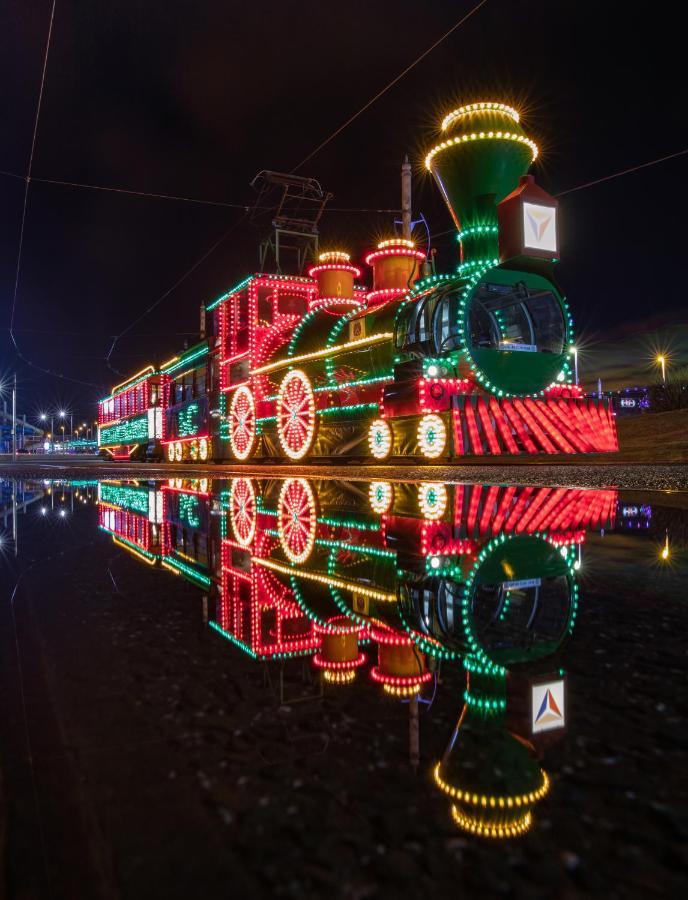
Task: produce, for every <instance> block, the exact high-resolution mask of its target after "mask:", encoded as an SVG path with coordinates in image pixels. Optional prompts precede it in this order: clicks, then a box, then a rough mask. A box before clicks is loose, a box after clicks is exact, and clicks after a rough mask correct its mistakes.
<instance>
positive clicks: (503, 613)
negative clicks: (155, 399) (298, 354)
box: [0, 467, 688, 898]
mask: <svg viewBox="0 0 688 900" xmlns="http://www.w3.org/2000/svg"><path fill="white" fill-rule="evenodd" d="M141 470H143V471H138V472H137V474H138V479H137V480H129V481H125V480H123V479H122V476H123V475H124V474H125V473H124V472H123V471H122V470H121V469H117V470H116V471H117V475H118V476H119V477H112V475H111V474H110V472H109V471H108V472H104V471H101V470H98V475H99V477H101V483H98V482H97V479H96V477H95V475H94V473H93V472H91V473H90V475H89V473H86V475H87V477H80V478H78V479H74V478H72V480H71V483H70V482H69V481H67V480H64V479H55V478H54V477H53V478H52V479H51V478H50V477H45V478H41V479H35V478H34V479H32V478H30V477H23V478H18V479H17V480H16V481H14V482H11V481H6V482H4V483H3V495H2V506H1V507H0V553H1V554H2V556H0V566H1V567H2V581H3V595H4V597H5V598H6V601H5V603H3V604H2V606H1V611H0V672H1V677H0V722H2V725H0V803H1V806H0V809H2V812H3V814H2V815H0V869H2V871H3V875H4V880H3V881H2V882H0V897H1V896H3V893H2V892H3V889H4V890H5V893H6V895H7V896H8V897H18V898H33V897H40V898H42V897H58V898H63V897H64V898H75V897H79V898H81V897H89V898H90V897H97V898H101V897H103V898H120V897H122V898H130V897H131V898H139V897H141V898H143V897H145V898H158V897H160V898H163V897H164V898H176V897H180V898H181V897H184V898H188V897H204V898H214V897H226V896H229V895H233V894H235V893H236V894H237V895H243V896H247V897H263V896H265V897H271V896H283V897H323V896H332V897H346V898H367V897H398V896H400V895H403V896H407V897H421V896H428V895H432V896H439V897H444V896H455V895H457V894H458V895H464V896H473V895H477V894H480V895H483V896H503V895H508V896H515V897H524V898H525V897H528V898H530V897H543V898H544V897H547V898H549V897H578V896H580V897H589V896H602V895H605V896H607V897H654V896H656V897H673V896H682V895H685V891H686V888H687V887H688V872H687V869H688V854H687V852H686V848H687V844H686V835H687V833H688V814H687V807H686V793H687V792H686V777H685V771H686V763H687V761H688V731H687V730H686V725H685V720H686V700H687V691H686V679H685V671H686V649H685V637H684V636H685V628H686V611H685V609H686V607H685V595H686V586H687V585H688V495H686V494H684V493H683V492H682V491H680V490H679V491H676V488H678V487H682V486H683V485H682V484H681V483H679V480H678V478H677V476H676V473H675V472H673V471H667V470H666V469H664V467H663V471H662V472H661V473H660V472H658V473H656V477H657V479H658V480H657V481H653V480H652V478H653V477H655V476H651V477H650V478H648V477H646V478H645V479H644V480H642V481H639V482H638V485H639V487H641V488H642V490H623V491H620V492H619V491H616V490H614V489H606V490H578V489H573V488H570V489H568V490H566V489H561V488H558V489H557V486H558V485H560V484H562V483H563V484H580V481H578V479H579V478H580V471H581V470H580V469H576V471H575V473H574V474H575V479H574V480H573V481H570V482H569V481H568V480H566V481H565V480H563V476H560V475H556V474H555V475H552V472H551V470H547V471H549V473H550V475H551V476H552V481H551V482H550V483H549V485H548V486H545V487H533V486H530V487H528V486H523V484H524V483H523V482H519V480H518V479H515V478H514V479H512V478H507V479H505V480H504V481H501V478H502V476H503V472H502V470H500V472H499V478H498V479H495V478H494V475H496V474H497V473H496V472H494V470H492V473H493V474H492V477H489V475H487V476H485V481H484V483H480V482H478V483H476V481H475V479H471V481H472V483H470V484H468V483H457V482H456V481H455V480H454V476H453V475H452V480H451V481H449V479H447V480H446V481H445V480H442V479H438V480H436V481H433V480H431V479H433V478H434V477H436V476H433V475H432V474H431V473H430V472H428V471H427V470H423V473H422V474H423V481H422V482H418V481H416V480H414V475H413V470H409V471H404V473H401V474H399V473H398V474H399V478H398V479H387V478H385V476H384V475H383V474H382V473H380V472H379V471H376V473H375V475H376V477H375V482H376V484H375V485H371V483H370V482H369V481H367V480H365V479H364V478H361V479H360V480H358V476H356V475H354V474H353V473H352V472H349V480H347V481H342V480H333V479H332V478H329V477H328V478H325V477H323V475H324V473H323V472H322V471H321V472H320V473H319V476H318V477H317V478H314V479H306V478H301V477H298V478H293V477H290V478H285V477H275V476H274V475H273V472H272V470H271V469H270V470H267V469H263V468H261V469H260V470H259V471H254V473H253V476H252V477H247V476H246V475H243V476H240V477H234V478H230V477H226V476H225V474H224V472H221V473H220V476H219V477H215V478H214V479H210V478H208V477H205V476H206V474H207V473H206V472H202V473H199V475H198V476H197V477H192V475H191V473H189V477H186V475H187V473H186V470H185V472H184V476H185V477H181V476H180V474H179V472H178V470H177V471H176V472H175V473H174V475H171V474H170V475H169V477H168V476H166V477H165V479H164V480H161V481H154V480H151V479H152V478H153V474H154V473H153V472H152V470H151V468H150V467H141ZM16 471H17V470H15V472H16ZM292 471H293V470H292ZM473 471H475V470H472V472H473ZM543 471H544V470H543V469H541V468H538V469H537V470H533V469H532V468H529V469H528V472H527V473H526V474H527V475H532V474H536V475H537V476H538V478H539V477H540V475H541V474H542V473H543ZM605 471H607V470H605ZM644 471H646V470H644ZM127 472H128V469H127ZM569 472H570V470H569ZM144 473H145V476H144ZM509 473H511V468H510V469H509ZM26 474H27V476H28V474H29V473H28V472H27V473H26ZM72 474H73V471H72ZM212 474H213V475H216V476H217V470H216V469H214V470H212ZM334 474H335V473H334V472H331V471H328V473H327V475H328V476H334ZM628 474H629V473H624V474H623V478H624V479H625V478H626V477H627V476H628ZM630 474H631V477H633V473H630ZM647 474H648V473H647V472H646V475H647ZM103 476H106V477H103ZM107 476H109V477H107ZM481 477H482V476H481ZM519 477H520V476H519ZM569 477H570V475H569ZM586 477H591V478H594V477H596V476H595V474H594V473H591V474H590V476H588V475H586ZM558 479H561V480H558ZM457 480H458V476H457ZM591 483H594V484H602V485H604V486H605V487H607V488H608V485H609V484H610V483H612V484H613V483H616V482H610V481H601V482H591ZM626 483H627V482H626ZM630 483H631V485H634V484H636V482H634V481H631V482H630ZM653 485H654V486H657V485H660V486H661V487H662V488H664V489H665V490H666V489H673V491H672V492H671V493H665V492H664V491H657V490H653V489H652V487H653ZM361 656H365V660H361ZM359 663H360V664H359ZM351 677H353V680H352V681H351V682H350V683H349V679H350V678H351ZM462 710H463V712H462ZM460 716H461V724H460V727H459V729H458V733H457V736H456V739H455V740H454V741H453V743H452V742H451V740H450V739H451V737H452V733H453V730H454V728H455V726H456V724H457V721H458V720H459V717H460ZM416 723H417V726H416ZM449 747H451V749H450V752H449V753H446V752H445V751H447V750H448V748H449ZM438 763H439V764H440V769H439V770H438V778H437V779H436V778H435V777H433V772H435V767H436V766H437V764H438ZM543 772H545V773H546V780H545V776H544V775H543V774H542V773H543ZM442 784H444V785H445V788H446V787H447V786H448V787H449V789H450V790H453V791H454V795H453V796H450V795H449V794H448V793H447V792H446V790H445V791H443V790H442ZM544 785H546V788H547V789H546V790H545V791H544V794H543V796H536V795H537V794H538V792H539V790H540V787H541V786H544ZM543 790H544V788H543ZM483 799H484V803H483ZM500 800H501V801H502V804H501V805H500ZM452 807H454V809H455V812H452ZM521 832H523V833H521Z"/></svg>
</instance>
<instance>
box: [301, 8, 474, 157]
mask: <svg viewBox="0 0 688 900" xmlns="http://www.w3.org/2000/svg"><path fill="white" fill-rule="evenodd" d="M486 3H487V0H480V3H477V4H476V5H475V6H474V7H473V8H472V9H470V10H469V11H468V12H467V13H466V14H465V15H464V16H462V17H461V18H460V19H459V21H458V22H456V23H455V24H454V25H452V27H451V28H450V29H449V30H448V31H445V33H444V34H443V35H442V36H441V37H440V38H438V39H437V40H436V41H435V43H434V44H431V46H430V47H428V48H427V50H424V51H423V53H421V55H420V56H418V57H416V59H414V61H413V62H412V63H411V64H410V65H408V66H406V68H405V69H404V70H403V72H400V73H399V74H398V75H397V76H396V78H393V79H392V81H390V82H389V84H388V85H386V86H385V87H383V88H382V90H381V91H378V93H377V94H375V96H374V97H372V98H371V99H370V100H369V101H368V102H367V103H366V104H365V106H362V107H361V108H360V109H359V110H358V112H355V113H354V114H353V115H352V116H350V117H349V118H348V119H347V120H346V122H344V124H343V125H340V126H339V128H337V129H336V130H335V131H333V132H332V134H330V135H329V137H326V138H325V140H324V141H322V142H321V143H320V144H318V146H317V147H316V148H315V150H312V151H311V152H310V153H309V154H308V156H304V158H303V159H302V160H301V162H300V163H299V164H298V165H297V166H294V168H293V169H292V170H291V173H293V172H298V170H299V169H300V168H301V166H303V165H304V164H305V163H307V162H308V161H309V160H310V159H313V157H314V156H315V155H316V154H317V153H319V152H320V151H321V150H322V149H323V147H326V146H327V145H328V144H329V143H330V141H333V140H334V139H335V138H336V137H337V135H338V134H341V133H342V131H344V129H345V128H347V127H348V126H349V125H351V123H352V122H354V121H355V120H356V119H357V118H358V117H359V116H360V115H362V114H363V113H364V112H365V111H366V110H367V109H370V107H371V106H372V105H373V103H375V101H376V100H379V99H380V97H382V95H383V94H386V93H387V91H388V90H389V89H390V88H392V87H394V85H395V84H397V82H399V81H401V79H402V78H403V77H404V75H406V74H407V73H408V72H410V71H411V69H413V68H415V67H416V66H417V65H418V63H419V62H421V61H422V60H424V59H425V57H426V56H427V55H428V54H429V53H432V51H433V50H434V49H435V47H439V45H440V44H441V43H442V41H444V40H446V39H447V38H448V37H449V35H450V34H453V33H454V32H455V31H456V29H457V28H460V27H461V25H463V23H464V22H467V21H468V19H470V18H471V16H472V15H473V14H474V13H476V12H478V10H479V9H480V8H481V7H482V6H484V5H485V4H486ZM291 173H290V174H291Z"/></svg>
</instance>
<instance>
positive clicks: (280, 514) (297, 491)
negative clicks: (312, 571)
mask: <svg viewBox="0 0 688 900" xmlns="http://www.w3.org/2000/svg"><path fill="white" fill-rule="evenodd" d="M317 525H318V520H317V508H316V504H315V496H314V495H313V490H312V488H311V486H310V484H309V483H308V482H307V481H306V479H305V478H288V479H287V480H286V481H285V482H284V484H283V485H282V488H281V490H280V493H279V499H278V501H277V533H278V535H279V542H280V546H281V547H282V550H284V553H285V555H286V557H287V559H289V561H290V562H293V563H296V564H297V565H298V564H299V563H303V562H305V561H306V560H307V559H308V557H309V556H310V555H311V552H312V550H313V546H314V544H315V532H316V529H317Z"/></svg>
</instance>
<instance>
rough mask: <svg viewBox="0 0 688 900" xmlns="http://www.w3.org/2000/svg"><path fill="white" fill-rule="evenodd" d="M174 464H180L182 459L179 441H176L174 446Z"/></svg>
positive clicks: (182, 454) (182, 450)
mask: <svg viewBox="0 0 688 900" xmlns="http://www.w3.org/2000/svg"><path fill="white" fill-rule="evenodd" d="M174 459H175V462H181V461H182V460H183V459H184V446H183V444H182V442H181V441H176V442H175V445H174Z"/></svg>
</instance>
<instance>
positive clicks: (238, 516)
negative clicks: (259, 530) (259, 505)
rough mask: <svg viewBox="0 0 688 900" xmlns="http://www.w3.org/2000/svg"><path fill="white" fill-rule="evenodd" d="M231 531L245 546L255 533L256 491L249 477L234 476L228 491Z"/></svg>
mask: <svg viewBox="0 0 688 900" xmlns="http://www.w3.org/2000/svg"><path fill="white" fill-rule="evenodd" d="M229 513H230V522H231V523H232V532H233V533H234V537H235V538H236V539H237V542H238V543H239V544H241V546H242V547H247V546H248V545H249V544H250V543H251V541H252V540H253V535H254V534H255V533H256V492H255V490H254V489H253V482H252V481H251V479H250V478H235V479H234V480H233V481H232V487H231V489H230V492H229Z"/></svg>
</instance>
